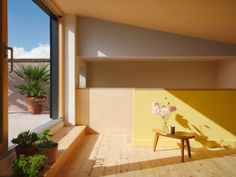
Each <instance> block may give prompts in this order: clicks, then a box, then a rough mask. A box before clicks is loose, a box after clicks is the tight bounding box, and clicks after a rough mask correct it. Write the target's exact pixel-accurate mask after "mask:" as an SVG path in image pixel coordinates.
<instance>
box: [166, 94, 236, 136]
mask: <svg viewBox="0 0 236 177" xmlns="http://www.w3.org/2000/svg"><path fill="white" fill-rule="evenodd" d="M169 92H170V93H171V94H173V95H174V96H175V97H177V98H179V99H180V100H182V101H183V102H184V103H186V104H187V105H189V106H191V107H192V108H194V109H195V110H196V111H198V112H200V113H201V114H203V115H204V116H206V117H208V118H209V119H211V120H212V121H214V122H215V123H217V124H218V125H220V126H221V127H223V128H224V129H226V130H227V131H229V132H230V133H232V134H233V135H236V128H235V118H236V112H235V104H236V90H204V91H201V90H194V91H193V90H185V91H178V90H175V91H169ZM195 118H196V119H197V117H195Z"/></svg>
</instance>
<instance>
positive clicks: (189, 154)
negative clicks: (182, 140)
mask: <svg viewBox="0 0 236 177" xmlns="http://www.w3.org/2000/svg"><path fill="white" fill-rule="evenodd" d="M186 145H187V150H188V157H189V158H191V157H192V156H191V148H190V144H189V139H186Z"/></svg>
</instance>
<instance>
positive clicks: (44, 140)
mask: <svg viewBox="0 0 236 177" xmlns="http://www.w3.org/2000/svg"><path fill="white" fill-rule="evenodd" d="M49 131H50V130H45V131H44V132H42V133H39V134H38V140H37V141H36V144H37V146H38V150H39V153H40V154H43V155H45V156H47V157H48V161H49V163H50V164H52V163H54V162H56V158H57V150H58V143H56V142H54V141H52V140H51V139H50V135H49Z"/></svg>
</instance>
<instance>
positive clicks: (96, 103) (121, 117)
mask: <svg viewBox="0 0 236 177" xmlns="http://www.w3.org/2000/svg"><path fill="white" fill-rule="evenodd" d="M132 94H133V89H127V88H122V89H115V88H114V89H113V88H112V89H109V88H105V89H102V88H101V89H99V88H96V89H77V123H78V124H82V125H88V126H89V128H91V129H92V130H94V131H95V132H98V133H131V130H132V127H131V126H132V112H133V107H132V105H133V96H132Z"/></svg>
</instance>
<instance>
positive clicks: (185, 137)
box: [152, 129, 195, 162]
mask: <svg viewBox="0 0 236 177" xmlns="http://www.w3.org/2000/svg"><path fill="white" fill-rule="evenodd" d="M152 131H153V132H154V133H155V137H154V143H153V151H155V150H156V147H157V143H158V139H159V136H165V137H169V138H175V139H180V140H181V161H182V162H184V142H186V147H187V151H188V157H189V158H191V148H190V143H189V139H192V138H194V137H195V135H194V133H187V132H181V131H178V132H175V134H170V133H167V132H164V131H162V130H158V129H153V130H152Z"/></svg>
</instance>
